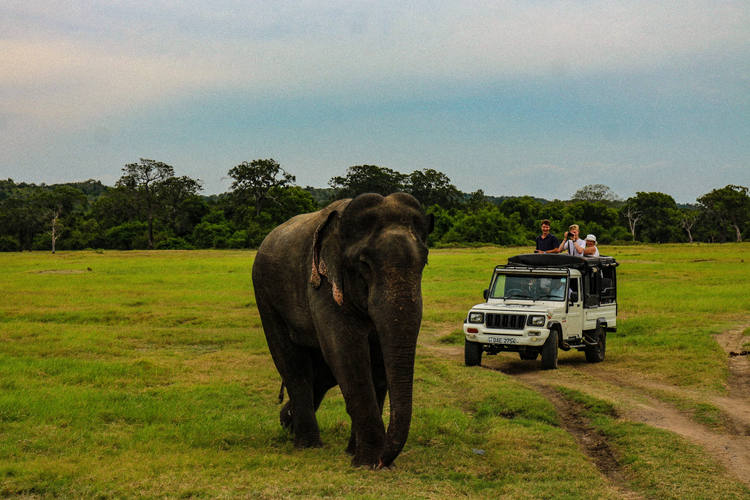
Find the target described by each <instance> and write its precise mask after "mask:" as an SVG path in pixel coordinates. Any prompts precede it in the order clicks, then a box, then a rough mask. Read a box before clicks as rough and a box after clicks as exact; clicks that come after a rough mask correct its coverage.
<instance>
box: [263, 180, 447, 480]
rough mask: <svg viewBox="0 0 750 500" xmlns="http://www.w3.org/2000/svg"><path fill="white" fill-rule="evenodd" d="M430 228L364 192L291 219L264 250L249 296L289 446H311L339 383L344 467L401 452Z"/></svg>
mask: <svg viewBox="0 0 750 500" xmlns="http://www.w3.org/2000/svg"><path fill="white" fill-rule="evenodd" d="M433 225H434V220H433V218H432V215H427V214H425V212H424V211H423V210H422V207H421V205H420V203H419V202H418V201H417V200H416V199H415V198H414V197H413V196H411V195H410V194H406V193H394V194H390V195H388V196H385V197H384V196H381V195H379V194H374V193H367V194H361V195H359V196H357V197H355V198H353V199H344V200H338V201H335V202H333V203H331V204H330V205H328V206H327V207H326V208H324V209H322V210H319V211H317V212H313V213H308V214H301V215H297V216H295V217H293V218H291V219H289V220H288V221H287V222H285V223H283V224H281V225H280V226H278V227H276V228H275V229H274V230H273V231H271V232H270V233H269V234H268V236H267V237H266V238H265V239H264V240H263V242H262V244H261V246H260V248H259V249H258V253H257V254H256V257H255V262H254V264H253V271H252V278H253V288H254V290H255V298H256V303H257V306H258V311H259V313H260V318H261V322H262V324H263V330H264V333H265V336H266V340H267V342H268V347H269V350H270V352H271V356H272V358H273V361H274V364H275V365H276V368H277V370H278V371H279V374H280V375H281V379H282V388H281V390H282V393H281V394H280V400H283V390H284V387H286V390H287V393H288V395H289V401H288V402H287V403H286V405H285V406H284V407H283V408H282V409H281V414H280V421H281V425H282V426H283V427H286V428H288V429H289V430H290V431H291V433H292V434H293V436H294V444H295V446H296V447H301V448H304V447H316V446H321V445H322V442H321V439H320V431H319V428H318V423H317V420H316V418H315V412H316V410H317V409H318V407H319V406H320V403H321V401H322V399H323V397H324V396H325V394H326V392H327V391H328V390H329V389H331V388H332V387H334V386H336V385H338V386H339V387H340V389H341V392H342V394H343V397H344V400H345V402H346V411H347V413H348V414H349V416H350V418H351V423H352V425H351V437H350V439H349V444H348V446H347V449H346V451H347V452H348V453H349V454H351V455H353V458H352V465H353V466H367V467H372V468H376V469H377V468H381V467H388V466H390V465H391V464H392V463H393V460H394V459H395V458H396V457H397V456H398V454H399V453H400V452H401V450H402V449H403V446H404V444H405V443H406V439H407V436H408V434H409V426H410V424H411V416H412V391H413V378H414V356H415V351H416V345H417V335H418V333H419V329H420V324H421V321H422V271H423V269H424V266H425V265H426V264H427V253H428V250H427V236H428V234H429V233H430V232H431V231H432V229H433ZM386 393H388V395H389V402H390V420H389V423H388V430H387V432H386V430H385V429H384V423H383V416H382V413H383V405H384V402H385V396H386Z"/></svg>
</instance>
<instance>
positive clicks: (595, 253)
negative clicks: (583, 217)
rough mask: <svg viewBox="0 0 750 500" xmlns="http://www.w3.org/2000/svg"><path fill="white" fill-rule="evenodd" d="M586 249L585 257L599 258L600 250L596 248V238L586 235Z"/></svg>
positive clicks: (584, 251) (584, 250)
mask: <svg viewBox="0 0 750 500" xmlns="http://www.w3.org/2000/svg"><path fill="white" fill-rule="evenodd" d="M585 241H586V248H584V249H583V256H584V257H599V249H598V248H596V236H594V235H593V234H588V235H586V240H585Z"/></svg>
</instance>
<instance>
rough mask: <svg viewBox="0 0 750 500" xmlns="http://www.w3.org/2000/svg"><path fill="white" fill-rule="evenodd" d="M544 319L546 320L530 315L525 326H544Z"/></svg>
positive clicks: (540, 316)
mask: <svg viewBox="0 0 750 500" xmlns="http://www.w3.org/2000/svg"><path fill="white" fill-rule="evenodd" d="M546 319H547V318H546V317H544V316H542V315H538V316H537V315H530V316H529V319H528V321H526V324H527V325H529V326H544V322H545V321H546Z"/></svg>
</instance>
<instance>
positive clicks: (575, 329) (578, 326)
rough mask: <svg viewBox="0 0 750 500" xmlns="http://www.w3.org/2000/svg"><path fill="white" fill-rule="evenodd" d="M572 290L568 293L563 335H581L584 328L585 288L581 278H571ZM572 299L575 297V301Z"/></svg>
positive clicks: (566, 336) (567, 336)
mask: <svg viewBox="0 0 750 500" xmlns="http://www.w3.org/2000/svg"><path fill="white" fill-rule="evenodd" d="M569 286H570V292H569V293H568V314H567V318H566V319H567V321H566V322H565V325H566V327H565V332H563V336H564V337H565V338H566V339H567V338H569V337H580V336H581V332H582V330H583V293H582V292H583V289H582V288H581V278H573V277H571V278H570V285H569ZM572 299H575V301H573V300H572Z"/></svg>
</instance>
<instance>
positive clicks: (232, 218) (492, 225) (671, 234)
mask: <svg viewBox="0 0 750 500" xmlns="http://www.w3.org/2000/svg"><path fill="white" fill-rule="evenodd" d="M228 175H229V177H230V178H231V179H232V184H231V187H230V189H229V191H228V192H226V193H222V194H219V195H211V196H204V195H201V194H200V192H201V190H202V184H201V181H200V180H198V179H193V178H190V177H188V176H177V175H176V174H175V170H174V168H173V167H172V166H170V165H167V164H165V163H163V162H159V161H154V160H150V159H145V158H142V159H140V161H139V162H137V163H130V164H127V165H125V166H124V167H123V168H122V175H121V177H120V178H119V179H118V180H117V182H116V183H115V185H114V186H105V185H103V184H102V183H101V182H100V181H97V180H88V181H84V182H76V183H66V184H57V185H46V184H41V185H35V184H29V183H23V182H22V183H15V182H14V181H13V180H12V179H7V180H0V251H23V250H51V251H52V252H54V251H56V250H58V249H64V250H78V249H85V248H106V249H125V250H128V249H147V248H149V249H150V248H155V249H192V248H256V247H257V246H258V245H260V242H261V241H262V240H263V238H264V237H265V235H266V234H268V232H269V231H270V230H271V229H273V228H274V227H275V226H277V225H278V224H280V223H282V222H284V221H285V220H287V219H289V218H290V217H292V216H294V215H297V214H299V213H304V212H311V211H315V210H317V209H319V208H321V207H323V206H325V205H327V204H328V203H330V202H331V201H333V200H335V199H340V198H345V197H353V196H356V195H357V194H360V193H366V192H375V193H380V194H382V195H388V194H390V193H393V192H397V191H404V192H408V193H411V194H412V195H414V196H415V197H416V198H417V199H418V200H419V201H420V202H421V203H422V204H423V206H424V207H425V210H426V211H427V212H428V213H431V214H433V216H434V217H435V230H434V232H433V233H432V234H431V235H430V240H429V244H430V245H432V246H449V245H470V244H499V245H533V241H534V238H535V237H536V236H537V235H538V234H539V223H540V220H541V219H550V220H551V221H552V231H553V233H556V234H558V236H559V235H561V234H562V233H563V232H564V231H565V229H566V228H567V227H568V226H569V225H570V224H573V223H576V224H579V225H580V226H581V232H582V233H583V234H586V233H593V234H595V235H596V236H597V239H598V240H599V242H601V243H605V244H606V243H624V242H635V241H639V242H648V243H668V242H694V241H705V242H727V241H742V236H743V234H744V232H745V231H746V230H747V229H748V226H750V196H749V195H748V188H747V187H745V186H738V185H733V184H730V185H727V186H725V187H723V188H720V189H714V190H712V191H710V192H708V193H706V194H704V195H702V196H701V197H699V198H698V199H697V200H696V201H697V202H696V203H695V204H688V205H678V204H677V203H676V202H675V200H674V199H673V198H672V197H671V196H670V195H668V194H665V193H659V192H638V193H636V195H635V196H632V197H630V198H628V199H626V200H622V199H620V198H619V197H618V196H617V195H616V194H615V193H614V192H612V190H611V189H610V188H609V187H607V186H605V185H602V184H591V185H587V186H583V187H582V188H581V189H579V190H578V191H577V192H576V193H575V194H574V195H573V197H572V198H571V199H570V200H551V201H550V200H545V199H539V198H533V197H531V196H512V197H493V196H488V195H486V194H485V193H484V192H483V191H482V190H481V189H479V190H477V191H475V192H473V193H463V192H461V191H459V190H458V189H457V188H456V187H455V186H454V185H453V184H452V183H451V180H450V178H449V177H448V176H447V175H445V174H444V173H442V172H439V171H437V170H434V169H424V170H417V171H414V172H411V173H409V174H405V173H402V172H398V171H396V170H393V169H390V168H386V167H380V166H376V165H356V166H352V167H349V168H348V169H347V170H346V173H345V174H344V175H342V176H335V177H333V178H331V179H330V180H329V182H328V185H329V187H327V188H314V187H309V186H308V187H304V188H303V187H300V186H298V185H296V184H295V182H296V178H295V176H294V175H292V174H291V173H289V172H287V171H286V170H285V169H284V168H282V167H281V165H279V163H278V162H276V161H274V160H273V159H257V160H253V161H250V162H242V163H241V164H239V165H236V166H234V167H233V168H231V169H230V170H229V171H228Z"/></svg>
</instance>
